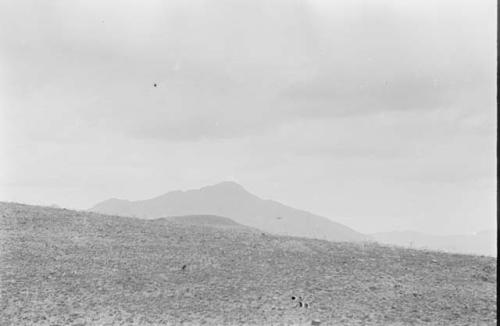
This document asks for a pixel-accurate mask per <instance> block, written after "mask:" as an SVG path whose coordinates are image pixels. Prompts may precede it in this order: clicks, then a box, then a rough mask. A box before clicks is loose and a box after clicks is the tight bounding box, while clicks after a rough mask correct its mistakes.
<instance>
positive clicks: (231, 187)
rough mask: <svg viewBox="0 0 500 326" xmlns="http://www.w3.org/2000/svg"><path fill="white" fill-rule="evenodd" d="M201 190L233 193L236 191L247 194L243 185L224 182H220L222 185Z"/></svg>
mask: <svg viewBox="0 0 500 326" xmlns="http://www.w3.org/2000/svg"><path fill="white" fill-rule="evenodd" d="M200 190H220V191H231V192H234V191H239V192H241V191H243V192H247V191H246V190H245V188H243V186H242V185H240V184H238V183H236V182H234V181H223V182H220V183H216V184H214V185H210V186H205V187H203V188H201V189H200Z"/></svg>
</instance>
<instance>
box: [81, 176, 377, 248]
mask: <svg viewBox="0 0 500 326" xmlns="http://www.w3.org/2000/svg"><path fill="white" fill-rule="evenodd" d="M90 210H91V211H94V212H99V213H104V214H115V215H122V216H133V217H141V218H147V219H152V218H159V217H169V216H179V215H196V214H210V215H219V216H224V217H228V218H231V219H233V220H234V221H236V222H237V223H241V224H243V225H247V226H251V227H255V228H258V229H260V230H262V231H266V232H270V233H274V234H283V235H293V236H302V237H309V238H320V239H327V240H333V241H362V240H368V239H369V237H367V236H366V235H363V234H361V233H359V232H356V231H354V230H353V229H351V228H349V227H347V226H345V225H342V224H340V223H336V222H334V221H331V220H330V219H328V218H325V217H322V216H318V215H315V214H312V213H309V212H306V211H302V210H298V209H295V208H291V207H288V206H285V205H283V204H280V203H278V202H276V201H273V200H263V199H261V198H259V197H257V196H255V195H253V194H251V193H249V192H248V191H246V190H245V189H244V188H243V187H242V186H241V185H239V184H237V183H235V182H222V183H219V184H216V185H212V186H206V187H203V188H201V189H196V190H188V191H172V192H168V193H166V194H164V195H161V196H159V197H156V198H152V199H148V200H139V201H129V200H121V199H115V198H113V199H109V200H106V201H103V202H101V203H98V204H97V205H95V206H94V207H92V208H91V209H90Z"/></svg>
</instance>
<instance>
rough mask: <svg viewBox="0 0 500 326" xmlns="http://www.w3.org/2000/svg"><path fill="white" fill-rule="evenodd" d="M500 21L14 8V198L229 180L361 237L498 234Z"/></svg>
mask: <svg viewBox="0 0 500 326" xmlns="http://www.w3.org/2000/svg"><path fill="white" fill-rule="evenodd" d="M496 12H497V8H496V1H494V0H481V1H472V0H470V1H457V0H453V1H452V0H449V1H448V0H446V1H444V0H436V1H431V0H424V1H422V0H406V1H401V0H377V1H373V0H365V1H361V0H342V1H327V0H324V1H321V0H281V1H274V0H190V1H186V0H178V1H177V0H169V1H165V0H156V1H145V0H141V1H124V0H120V1H119V0H115V1H106V0H95V1H93V0H92V1H90V0H85V1H83V0H82V1H76V0H75V1H72V0H33V1H26V0H3V1H1V2H0V37H1V42H0V200H4V201H19V202H25V203H32V204H53V203H56V204H58V205H60V206H63V207H68V208H79V209H80V208H89V207H90V206H92V205H93V204H95V203H96V202H98V201H101V200H104V199H107V198H109V197H117V198H123V199H146V198H150V197H153V196H157V195H160V194H162V193H165V192H167V191H170V190H177V189H181V190H184V189H190V188H199V187H201V186H204V185H208V184H213V183H217V182H220V181H224V180H234V181H237V182H238V183H240V184H241V185H243V186H244V187H245V188H246V189H247V190H249V191H250V192H252V193H254V194H256V195H258V196H260V197H263V198H270V199H275V200H277V201H280V202H282V203H284V204H287V205H290V206H293V207H296V208H301V209H305V210H308V211H311V212H314V213H317V214H321V215H324V216H327V217H330V218H332V219H334V220H336V221H338V222H341V223H344V224H346V225H348V226H350V227H353V228H354V229H356V230H358V231H361V232H377V231H390V230H400V229H413V230H418V231H424V232H430V233H434V234H451V233H472V232H476V231H479V230H482V229H488V228H495V227H496V214H495V212H496V177H495V176H496V154H495V146H496V126H497V124H496V99H495V98H496V19H497V17H496ZM154 83H157V84H158V87H156V88H155V87H153V84H154Z"/></svg>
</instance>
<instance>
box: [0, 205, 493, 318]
mask: <svg viewBox="0 0 500 326" xmlns="http://www.w3.org/2000/svg"><path fill="white" fill-rule="evenodd" d="M0 215H1V217H0V282H1V283H0V284H1V288H0V294H1V297H0V325H5V326H7V325H60V326H63V325H181V324H182V325H310V324H311V321H312V320H319V321H321V325H496V312H497V305H496V283H497V278H496V271H497V266H496V259H494V258H492V257H481V256H472V255H458V254H446V253H440V252H431V251H417V250H411V249H403V248H395V247H387V246H381V245H377V244H354V243H336V242H328V241H323V240H313V239H303V238H292V237H284V236H274V235H270V234H266V233H262V232H260V231H257V230H255V229H250V228H246V227H243V226H238V225H234V226H233V225H230V226H228V225H224V226H220V227H219V226H218V225H217V223H211V225H195V224H182V223H177V222H172V221H166V220H156V221H146V220H139V219H134V218H124V217H111V216H104V215H99V214H94V213H88V212H77V211H71V210H65V209H56V208H47V207H37V206H28V205H21V204H13V203H0ZM292 297H302V299H303V302H304V303H306V302H307V303H308V305H309V308H304V307H298V304H297V300H292Z"/></svg>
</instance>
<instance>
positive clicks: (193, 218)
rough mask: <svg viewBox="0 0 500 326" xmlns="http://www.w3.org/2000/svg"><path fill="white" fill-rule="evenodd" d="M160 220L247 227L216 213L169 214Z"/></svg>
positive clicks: (211, 225) (200, 224)
mask: <svg viewBox="0 0 500 326" xmlns="http://www.w3.org/2000/svg"><path fill="white" fill-rule="evenodd" d="M161 220H164V221H166V222H172V223H180V224H186V225H195V226H209V227H221V228H224V227H227V228H246V229H249V228H248V227H246V226H244V225H241V224H239V223H236V222H235V221H233V220H232V219H230V218H227V217H223V216H217V215H183V216H171V217H165V218H160V219H157V221H161ZM255 232H257V230H255Z"/></svg>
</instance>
